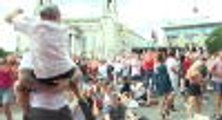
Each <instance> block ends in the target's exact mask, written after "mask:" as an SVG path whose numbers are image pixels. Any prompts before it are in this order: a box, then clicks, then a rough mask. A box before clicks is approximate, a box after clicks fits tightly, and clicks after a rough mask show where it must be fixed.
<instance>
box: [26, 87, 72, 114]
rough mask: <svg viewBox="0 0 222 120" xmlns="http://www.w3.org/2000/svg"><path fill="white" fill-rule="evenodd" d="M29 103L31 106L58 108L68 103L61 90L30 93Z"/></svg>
mask: <svg viewBox="0 0 222 120" xmlns="http://www.w3.org/2000/svg"><path fill="white" fill-rule="evenodd" d="M30 105H31V107H33V108H45V109H49V110H58V109H60V108H62V107H64V106H66V105H68V100H67V99H66V97H65V96H64V94H63V92H62V91H61V92H46V91H37V92H31V94H30Z"/></svg>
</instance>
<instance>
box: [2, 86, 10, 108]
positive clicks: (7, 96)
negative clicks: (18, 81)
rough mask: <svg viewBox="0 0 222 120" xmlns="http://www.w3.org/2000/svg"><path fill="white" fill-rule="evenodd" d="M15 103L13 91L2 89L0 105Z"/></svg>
mask: <svg viewBox="0 0 222 120" xmlns="http://www.w3.org/2000/svg"><path fill="white" fill-rule="evenodd" d="M12 102H13V91H12V90H11V89H0V103H1V104H2V105H5V104H8V103H12Z"/></svg>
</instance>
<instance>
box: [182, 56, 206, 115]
mask: <svg viewBox="0 0 222 120" xmlns="http://www.w3.org/2000/svg"><path fill="white" fill-rule="evenodd" d="M202 65H203V62H202V61H201V60H197V61H196V62H194V63H193V64H192V65H191V67H190V68H189V69H188V71H187V74H186V78H187V79H188V81H189V85H188V98H187V103H188V106H187V112H188V115H189V117H192V115H193V112H192V111H194V114H199V113H200V112H201V107H202V90H201V89H202V83H203V76H202V74H201V71H200V70H201V67H202Z"/></svg>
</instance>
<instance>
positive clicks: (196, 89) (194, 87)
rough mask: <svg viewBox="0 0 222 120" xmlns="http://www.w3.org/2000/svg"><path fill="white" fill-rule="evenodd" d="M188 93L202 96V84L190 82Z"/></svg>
mask: <svg viewBox="0 0 222 120" xmlns="http://www.w3.org/2000/svg"><path fill="white" fill-rule="evenodd" d="M187 93H188V95H191V96H201V95H202V92H201V86H200V85H198V84H190V85H189V87H188V88H187Z"/></svg>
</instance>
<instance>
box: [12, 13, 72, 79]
mask: <svg viewBox="0 0 222 120" xmlns="http://www.w3.org/2000/svg"><path fill="white" fill-rule="evenodd" d="M13 24H14V27H15V30H17V31H19V32H22V33H24V34H26V35H27V36H29V37H30V40H31V45H32V46H30V51H31V53H32V62H33V67H34V73H35V75H36V77H37V78H43V79H44V78H46V79H47V78H51V77H55V76H57V75H59V74H62V73H65V72H67V71H69V70H71V69H72V68H73V67H74V66H75V65H74V62H73V61H72V59H71V57H70V55H69V52H68V47H69V37H68V34H67V28H66V27H64V26H62V25H60V24H58V23H54V22H49V21H41V20H39V21H38V20H31V19H28V18H25V17H23V16H18V17H17V18H16V19H14V21H13Z"/></svg>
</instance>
